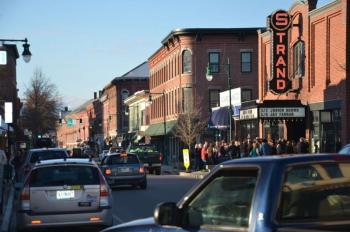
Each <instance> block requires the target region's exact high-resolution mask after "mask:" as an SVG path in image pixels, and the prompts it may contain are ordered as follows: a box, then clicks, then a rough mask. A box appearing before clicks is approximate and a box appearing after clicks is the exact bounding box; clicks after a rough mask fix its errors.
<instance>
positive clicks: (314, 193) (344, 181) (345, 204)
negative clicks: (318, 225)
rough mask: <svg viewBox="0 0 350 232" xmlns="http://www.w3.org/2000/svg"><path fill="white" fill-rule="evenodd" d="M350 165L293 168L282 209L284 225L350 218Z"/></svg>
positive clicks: (327, 164)
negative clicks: (291, 222) (295, 222)
mask: <svg viewBox="0 0 350 232" xmlns="http://www.w3.org/2000/svg"><path fill="white" fill-rule="evenodd" d="M349 170H350V163H319V164H309V165H302V166H292V167H289V168H288V169H287V171H286V173H285V178H284V184H283V189H282V197H281V202H280V207H279V218H278V219H279V220H280V221H283V222H284V221H288V222H289V221H303V220H321V221H322V220H332V219H334V220H340V219H348V218H349V217H350V172H349Z"/></svg>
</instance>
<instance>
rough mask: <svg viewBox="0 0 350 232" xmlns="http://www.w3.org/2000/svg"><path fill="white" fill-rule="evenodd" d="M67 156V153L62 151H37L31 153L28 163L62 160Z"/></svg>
mask: <svg viewBox="0 0 350 232" xmlns="http://www.w3.org/2000/svg"><path fill="white" fill-rule="evenodd" d="M67 156H68V155H67V153H66V152H65V151H63V150H46V151H37V152H33V153H32V155H31V157H30V162H31V163H36V162H38V161H40V160H50V159H63V158H65V157H67Z"/></svg>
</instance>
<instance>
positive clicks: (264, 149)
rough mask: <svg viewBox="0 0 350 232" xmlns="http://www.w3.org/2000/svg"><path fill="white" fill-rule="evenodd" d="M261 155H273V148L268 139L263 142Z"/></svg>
mask: <svg viewBox="0 0 350 232" xmlns="http://www.w3.org/2000/svg"><path fill="white" fill-rule="evenodd" d="M260 155H261V156H268V155H272V148H271V146H270V144H268V143H267V140H266V139H263V140H262V144H261V147H260Z"/></svg>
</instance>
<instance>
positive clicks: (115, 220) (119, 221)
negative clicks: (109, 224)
mask: <svg viewBox="0 0 350 232" xmlns="http://www.w3.org/2000/svg"><path fill="white" fill-rule="evenodd" d="M114 222H117V223H118V224H121V223H123V220H122V219H120V218H119V217H118V216H117V215H113V224H114Z"/></svg>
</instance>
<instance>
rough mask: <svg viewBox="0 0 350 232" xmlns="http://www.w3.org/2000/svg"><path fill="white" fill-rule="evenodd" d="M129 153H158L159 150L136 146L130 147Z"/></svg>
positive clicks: (151, 147)
mask: <svg viewBox="0 0 350 232" xmlns="http://www.w3.org/2000/svg"><path fill="white" fill-rule="evenodd" d="M129 152H135V153H137V152H157V149H156V148H155V147H153V146H134V147H130V149H129Z"/></svg>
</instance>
